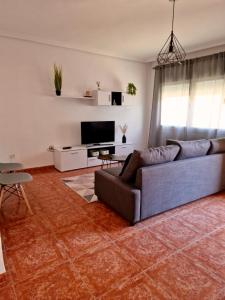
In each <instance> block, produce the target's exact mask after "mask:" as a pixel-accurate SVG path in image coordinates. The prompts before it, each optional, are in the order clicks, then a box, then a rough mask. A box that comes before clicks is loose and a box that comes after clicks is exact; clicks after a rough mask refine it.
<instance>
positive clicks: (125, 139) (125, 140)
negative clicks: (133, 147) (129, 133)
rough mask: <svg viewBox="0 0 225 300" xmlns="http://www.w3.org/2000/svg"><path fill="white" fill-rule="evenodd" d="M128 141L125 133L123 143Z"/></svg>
mask: <svg viewBox="0 0 225 300" xmlns="http://www.w3.org/2000/svg"><path fill="white" fill-rule="evenodd" d="M126 142H127V138H126V136H125V135H123V137H122V143H123V144H126Z"/></svg>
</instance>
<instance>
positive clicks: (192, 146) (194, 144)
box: [166, 140, 210, 160]
mask: <svg viewBox="0 0 225 300" xmlns="http://www.w3.org/2000/svg"><path fill="white" fill-rule="evenodd" d="M166 143H167V145H177V146H179V147H180V151H179V154H178V155H177V157H176V160H180V159H186V158H193V157H199V156H203V155H206V154H207V153H208V151H209V148H210V142H209V141H208V140H196V141H178V140H167V142H166Z"/></svg>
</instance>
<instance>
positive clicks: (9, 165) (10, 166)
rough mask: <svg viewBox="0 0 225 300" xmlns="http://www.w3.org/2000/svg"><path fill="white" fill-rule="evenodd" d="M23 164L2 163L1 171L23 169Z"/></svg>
mask: <svg viewBox="0 0 225 300" xmlns="http://www.w3.org/2000/svg"><path fill="white" fill-rule="evenodd" d="M22 168H23V165H22V164H20V163H0V172H11V171H17V170H22Z"/></svg>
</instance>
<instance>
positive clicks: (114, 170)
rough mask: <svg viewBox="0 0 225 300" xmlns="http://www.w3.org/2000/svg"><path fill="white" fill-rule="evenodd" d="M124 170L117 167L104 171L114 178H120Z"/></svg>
mask: <svg viewBox="0 0 225 300" xmlns="http://www.w3.org/2000/svg"><path fill="white" fill-rule="evenodd" d="M121 170H122V167H115V168H107V169H104V171H105V172H106V173H108V174H111V175H114V176H119V174H120V172H121Z"/></svg>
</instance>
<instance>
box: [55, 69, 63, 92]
mask: <svg viewBox="0 0 225 300" xmlns="http://www.w3.org/2000/svg"><path fill="white" fill-rule="evenodd" d="M54 83H55V93H56V95H57V96H61V90H62V67H61V66H57V65H56V64H54Z"/></svg>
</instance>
